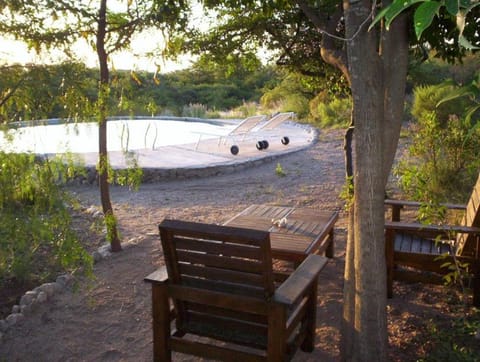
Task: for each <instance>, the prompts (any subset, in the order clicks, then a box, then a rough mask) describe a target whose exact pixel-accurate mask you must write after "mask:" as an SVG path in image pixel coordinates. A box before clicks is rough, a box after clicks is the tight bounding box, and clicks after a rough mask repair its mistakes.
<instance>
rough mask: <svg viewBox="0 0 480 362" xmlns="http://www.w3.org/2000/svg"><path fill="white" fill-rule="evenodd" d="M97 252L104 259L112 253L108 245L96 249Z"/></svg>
mask: <svg viewBox="0 0 480 362" xmlns="http://www.w3.org/2000/svg"><path fill="white" fill-rule="evenodd" d="M97 252H98V253H100V255H101V256H102V258H106V257H108V256H110V255H111V254H112V251H111V249H110V244H105V245H102V246H101V247H99V248H98V250H97Z"/></svg>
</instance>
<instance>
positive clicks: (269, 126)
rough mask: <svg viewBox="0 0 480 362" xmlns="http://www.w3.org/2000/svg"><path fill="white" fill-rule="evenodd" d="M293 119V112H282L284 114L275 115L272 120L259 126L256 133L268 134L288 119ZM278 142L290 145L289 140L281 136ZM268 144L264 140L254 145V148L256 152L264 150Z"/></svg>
mask: <svg viewBox="0 0 480 362" xmlns="http://www.w3.org/2000/svg"><path fill="white" fill-rule="evenodd" d="M293 117H295V113H294V112H284V113H277V114H276V115H274V116H273V117H272V118H270V119H269V120H268V121H267V122H265V123H264V124H263V125H261V126H260V127H259V128H258V129H257V130H256V131H257V132H269V131H273V130H275V128H277V127H278V126H280V125H281V124H282V123H284V122H286V121H288V120H289V119H292V118H293ZM280 141H281V142H282V144H283V145H285V146H286V145H288V144H289V143H290V139H289V138H288V136H283V137H281V139H280ZM268 146H269V144H268V141H267V140H266V139H264V140H261V141H258V142H257V144H256V147H257V149H258V150H266V149H267V148H268Z"/></svg>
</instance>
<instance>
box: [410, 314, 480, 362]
mask: <svg viewBox="0 0 480 362" xmlns="http://www.w3.org/2000/svg"><path fill="white" fill-rule="evenodd" d="M479 328H480V314H479V312H478V311H476V312H474V313H472V314H471V315H467V316H465V317H464V318H460V319H458V320H455V321H453V322H452V323H451V325H448V326H440V325H438V322H434V321H429V323H428V331H429V334H430V342H429V344H430V346H429V347H430V348H429V351H428V353H427V355H426V356H424V357H423V358H420V359H419V361H420V362H434V361H435V362H436V361H458V362H476V361H478V356H479V353H480V347H479V345H478V341H477V340H476V339H475V337H474V336H475V333H476V331H478V330H479Z"/></svg>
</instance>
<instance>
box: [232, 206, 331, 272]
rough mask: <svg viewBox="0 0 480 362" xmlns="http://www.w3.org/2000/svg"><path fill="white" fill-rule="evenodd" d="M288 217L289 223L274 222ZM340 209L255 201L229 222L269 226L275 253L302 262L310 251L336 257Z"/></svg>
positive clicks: (251, 226)
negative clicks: (279, 223)
mask: <svg viewBox="0 0 480 362" xmlns="http://www.w3.org/2000/svg"><path fill="white" fill-rule="evenodd" d="M284 217H285V218H286V219H287V224H286V226H285V227H277V226H275V225H273V223H272V219H275V220H278V219H281V218H284ZM337 220H338V211H333V212H325V211H319V210H314V209H308V208H293V207H283V206H266V205H251V206H249V207H248V208H246V209H245V210H243V211H242V212H241V213H239V214H238V215H236V216H234V217H233V218H232V219H230V220H228V221H227V222H226V223H225V225H228V226H237V227H244V228H249V229H258V230H268V231H269V232H270V242H271V247H272V257H273V258H276V259H281V260H286V261H291V262H293V263H294V264H295V265H298V264H300V263H301V262H302V261H303V260H304V259H305V258H306V257H307V255H309V254H312V253H315V254H322V253H325V256H327V257H328V258H333V252H334V226H335V222H336V221H337Z"/></svg>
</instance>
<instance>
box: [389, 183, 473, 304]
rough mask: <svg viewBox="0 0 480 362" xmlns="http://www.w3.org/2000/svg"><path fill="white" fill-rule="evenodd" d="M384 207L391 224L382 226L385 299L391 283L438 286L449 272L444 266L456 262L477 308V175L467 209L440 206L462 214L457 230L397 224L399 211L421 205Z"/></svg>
mask: <svg viewBox="0 0 480 362" xmlns="http://www.w3.org/2000/svg"><path fill="white" fill-rule="evenodd" d="M385 204H386V205H387V206H388V207H391V209H392V210H391V214H392V221H387V222H386V223H385V240H386V257H387V292H388V297H389V298H391V297H392V294H393V290H392V286H393V280H394V279H397V280H405V281H414V282H427V283H428V282H430V283H439V282H441V281H442V275H444V274H447V273H448V272H450V271H451V270H449V269H448V268H446V267H445V264H446V263H448V264H450V265H452V263H454V261H455V259H456V260H457V261H459V262H460V263H464V264H465V265H467V266H468V273H469V274H470V276H471V277H472V278H471V285H470V286H471V288H472V289H473V304H474V305H475V306H477V307H478V306H480V255H479V254H480V175H479V177H478V180H477V182H476V184H475V186H474V188H473V192H472V195H471V197H470V199H469V201H468V203H467V205H453V204H445V205H444V206H446V207H447V208H449V209H463V210H465V212H464V215H463V218H462V223H461V225H458V226H452V225H425V224H420V223H405V222H401V220H400V212H401V210H402V209H404V208H418V207H419V206H420V205H421V204H420V203H418V202H412V201H400V200H386V201H385ZM454 258H455V259H454ZM399 266H406V267H409V268H403V269H402V268H399ZM416 271H420V273H417V272H416ZM425 272H430V273H425Z"/></svg>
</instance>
